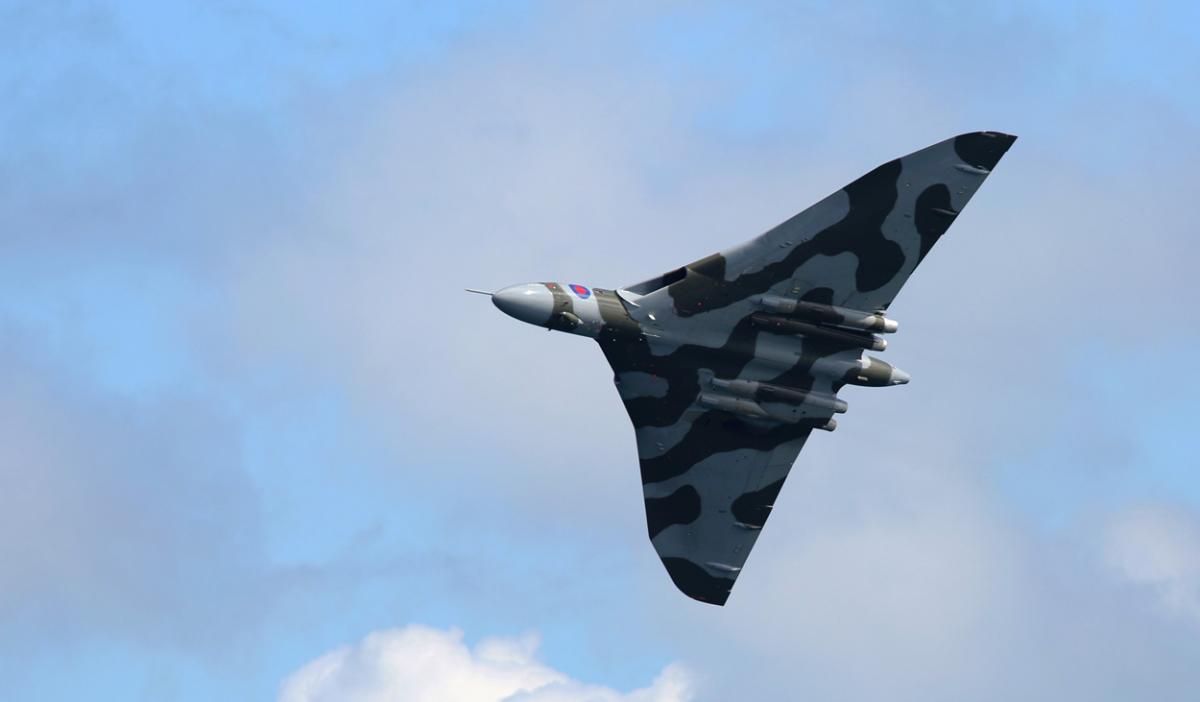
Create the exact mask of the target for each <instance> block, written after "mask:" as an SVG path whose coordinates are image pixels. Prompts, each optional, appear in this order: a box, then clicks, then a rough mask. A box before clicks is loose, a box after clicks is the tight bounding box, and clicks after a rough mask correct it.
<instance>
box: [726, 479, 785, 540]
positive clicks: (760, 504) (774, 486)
mask: <svg viewBox="0 0 1200 702" xmlns="http://www.w3.org/2000/svg"><path fill="white" fill-rule="evenodd" d="M782 487H783V479H779V480H776V481H775V482H773V483H771V484H770V485H767V486H764V487H763V488H761V489H759V490H755V491H753V492H747V493H745V494H744V495H742V496H741V497H739V498H737V499H736V500H734V501H733V504H732V505H730V507H729V511H730V512H731V513H733V518H734V519H736V520H738V521H739V522H741V523H743V524H749V525H750V526H755V527H758V528H760V529H761V528H762V526H763V525H764V524H766V523H767V517H769V516H770V515H771V505H773V504H775V498H777V497H778V496H779V490H780V488H782Z"/></svg>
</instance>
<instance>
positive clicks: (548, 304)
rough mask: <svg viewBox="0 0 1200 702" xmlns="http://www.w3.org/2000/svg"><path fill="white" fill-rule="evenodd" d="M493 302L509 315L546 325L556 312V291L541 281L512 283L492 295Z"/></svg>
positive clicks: (530, 322) (523, 320)
mask: <svg viewBox="0 0 1200 702" xmlns="http://www.w3.org/2000/svg"><path fill="white" fill-rule="evenodd" d="M492 304H494V305H495V306H496V307H498V308H499V309H500V311H501V312H503V313H504V314H506V315H508V316H509V317H513V318H514V319H519V320H521V321H522V322H527V323H529V324H536V325H538V326H545V325H546V323H547V322H549V321H550V315H551V314H552V313H553V312H554V293H552V292H550V290H549V289H548V288H547V287H546V286H545V285H542V284H541V283H525V284H523V285H510V286H508V287H507V288H504V289H502V290H498V291H496V293H495V294H494V295H492Z"/></svg>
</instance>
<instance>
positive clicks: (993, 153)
mask: <svg viewBox="0 0 1200 702" xmlns="http://www.w3.org/2000/svg"><path fill="white" fill-rule="evenodd" d="M1015 139H1016V137H1013V136H1010V135H1007V134H1001V133H998V132H973V133H969V134H963V135H960V136H958V137H954V138H952V139H947V140H946V141H943V142H940V143H938V144H935V145H933V146H930V147H928V148H925V149H921V150H920V151H916V152H914V153H912V154H909V155H908V156H905V157H902V158H899V159H896V160H894V161H889V162H888V163H886V164H883V165H882V166H879V167H878V168H876V169H874V170H872V171H871V172H869V173H867V174H866V175H864V176H862V177H861V178H859V179H857V180H855V181H854V182H853V183H850V184H849V185H847V186H846V187H844V188H842V189H841V190H839V191H837V192H836V193H834V194H832V195H830V196H829V197H827V198H825V199H824V200H821V201H820V202H818V203H817V204H815V205H813V206H812V207H810V208H808V209H806V210H804V211H803V212H801V213H800V214H797V215H796V216H794V217H792V218H791V219H789V220H787V221H786V222H784V223H782V224H780V225H779V226H777V227H775V228H774V229H771V230H770V231H768V232H766V233H765V234H763V235H761V236H759V237H757V238H756V239H753V240H751V241H749V242H747V243H745V244H743V245H741V246H738V247H735V248H733V249H730V250H728V251H725V252H722V253H718V254H714V255H712V256H709V257H706V258H703V259H700V260H699V261H696V262H694V263H692V264H689V265H687V266H685V267H683V268H681V269H678V270H675V271H672V272H670V273H667V274H665V275H663V276H660V277H658V278H654V279H651V280H649V281H646V282H644V283H639V284H637V285H633V286H630V287H629V288H627V289H624V290H621V291H615V292H614V291H602V290H596V291H595V292H596V293H597V296H596V298H597V302H598V303H599V307H600V313H601V315H602V317H603V319H604V329H603V330H602V331H601V333H600V335H599V337H598V339H597V340H598V341H599V343H600V346H601V348H602V349H603V351H604V354H605V357H606V358H607V359H608V361H609V364H610V365H611V366H612V368H613V370H614V373H615V377H614V381H615V382H616V385H617V389H618V393H619V394H620V396H621V399H622V402H623V403H624V405H625V408H626V411H627V412H628V414H629V417H630V419H631V421H632V423H633V425H634V430H635V434H636V436H637V445H638V458H639V462H640V464H641V474H642V484H643V491H644V497H645V503H646V519H647V528H648V532H649V536H650V540H651V542H652V543H653V545H654V547H655V550H656V551H657V552H658V554H659V557H660V558H661V559H662V561H663V565H664V566H665V567H666V569H667V572H668V573H669V575H670V576H671V579H672V580H673V581H674V582H675V584H676V586H678V587H679V589H680V590H682V591H683V592H684V593H685V594H687V595H689V596H690V597H693V598H695V599H697V600H701V601H704V602H709V603H712V604H717V605H723V604H724V603H725V601H726V599H727V598H728V596H729V592H730V589H731V588H732V587H733V584H734V582H735V581H736V579H737V577H738V575H739V574H740V572H741V569H742V567H743V566H744V564H745V562H746V559H747V557H748V556H749V553H750V550H751V549H752V548H753V546H754V543H755V541H756V539H757V538H758V533H759V531H760V530H761V529H762V527H763V525H764V524H765V523H766V520H767V517H768V516H769V514H770V512H771V509H772V507H773V505H774V503H775V499H776V497H777V496H778V494H779V491H780V489H781V488H782V486H783V482H784V480H785V479H786V478H787V474H788V472H789V471H790V470H791V466H792V464H793V463H794V461H795V459H796V456H798V455H799V452H800V450H801V448H802V447H803V446H804V443H805V441H806V440H807V439H808V436H809V434H810V433H811V431H812V429H813V428H825V429H831V428H832V427H833V424H834V423H833V422H832V421H831V420H832V416H833V414H835V413H837V412H842V411H845V404H844V403H842V402H841V401H840V400H838V399H837V397H836V394H837V391H838V390H839V389H840V388H841V387H842V385H843V384H845V383H846V382H856V381H855V380H853V379H852V378H854V377H858V379H859V380H863V381H865V380H866V377H865V375H863V374H866V375H870V374H871V373H873V372H875V371H869V370H866V369H867V368H868V366H869V365H870V364H871V363H874V364H876V365H875V366H873V367H875V368H879V367H887V364H882V363H880V362H878V361H864V360H862V344H861V343H853V341H854V339H853V338H851V339H850V342H849V343H848V342H847V340H846V339H847V338H848V337H846V335H845V334H842V335H841V336H840V337H839V336H838V335H836V334H827V333H822V334H809V333H794V332H789V333H782V332H781V331H780V330H779V329H778V328H775V329H770V328H764V326H763V324H762V323H761V322H762V320H761V317H762V314H761V313H762V309H763V307H762V297H763V296H764V295H768V296H773V297H777V298H783V299H794V300H800V301H805V302H810V303H815V304H818V305H826V306H828V305H836V306H838V307H841V308H849V309H851V310H863V311H878V312H880V313H882V311H883V310H886V309H887V307H888V306H889V305H890V304H891V302H892V300H893V299H894V298H895V296H896V294H897V293H898V292H899V290H900V288H901V287H902V286H903V284H904V282H905V281H906V280H907V279H908V277H909V276H910V275H911V274H912V272H913V270H915V268H916V267H917V265H918V264H919V263H920V262H921V260H923V259H924V257H925V256H926V255H927V254H928V253H929V250H930V249H931V248H932V247H933V245H934V244H935V243H936V242H937V240H938V239H939V238H940V237H941V236H942V235H943V234H944V233H945V232H946V230H947V229H948V228H949V227H950V225H951V224H952V223H953V222H954V220H955V218H956V217H957V216H958V214H959V213H960V212H961V211H962V208H963V207H964V206H965V205H966V203H967V201H968V200H970V198H971V196H972V195H974V193H975V191H976V190H977V189H978V188H979V186H980V185H981V184H982V182H983V180H984V179H985V178H986V177H987V175H988V174H989V173H990V172H991V170H992V169H993V168H994V167H995V165H996V164H997V163H998V162H999V160H1000V158H1001V157H1002V156H1003V155H1004V153H1005V152H1006V151H1007V150H1008V148H1009V147H1010V146H1011V145H1012V143H1013V141H1014V140H1015ZM810 326H811V325H810ZM818 331H820V330H819V329H818ZM888 368H890V367H888ZM856 374H857V376H856ZM730 381H739V382H733V383H731V382H730ZM742 381H744V382H742ZM898 382H904V381H898ZM859 384H889V383H888V382H879V383H869V382H861V383H859ZM891 384H895V383H894V382H893V383H891Z"/></svg>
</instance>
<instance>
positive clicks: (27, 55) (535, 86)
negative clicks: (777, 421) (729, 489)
mask: <svg viewBox="0 0 1200 702" xmlns="http://www.w3.org/2000/svg"><path fill="white" fill-rule="evenodd" d="M312 5H314V6H315V5H317V4H316V3H312ZM353 5H354V7H353V9H347V8H339V9H334V8H333V5H332V4H330V5H329V7H327V8H323V9H322V8H319V7H312V8H302V7H297V4H296V3H289V2H282V1H278V2H269V1H266V0H260V1H258V2H228V1H225V0H222V1H220V2H212V1H208V2H199V1H196V2H135V1H133V0H129V1H128V2H109V3H88V2H73V1H71V0H37V1H36V2H22V1H20V0H16V1H15V2H14V1H12V0H9V1H2V0H0V379H2V385H0V387H2V388H3V392H0V685H2V687H3V690H4V692H3V694H2V695H0V696H3V697H4V698H5V699H13V700H77V699H81V698H85V699H113V700H213V699H231V700H235V699H245V700H252V699H253V700H272V699H278V700H281V701H284V702H302V701H316V700H385V699H386V700H401V701H408V700H420V701H425V700H483V701H485V702H487V701H492V700H502V699H505V700H514V701H517V700H520V701H524V702H548V701H549V702H581V701H584V700H586V701H589V702H618V701H624V702H684V701H695V702H707V701H715V700H729V699H746V698H751V699H812V700H867V699H881V698H885V699H891V700H935V701H936V700H961V699H974V700H1011V699H1014V698H1015V699H1027V700H1055V701H1056V702H1057V701H1059V700H1104V699H1113V700H1117V699H1121V700H1126V699H1135V698H1137V699H1156V700H1184V699H1194V695H1195V690H1196V689H1197V688H1198V687H1200V665H1198V664H1197V662H1198V661H1200V473H1198V471H1200V467H1198V463H1197V461H1196V459H1195V457H1194V453H1195V451H1194V448H1193V438H1194V436H1195V426H1196V420H1197V418H1198V417H1200V402H1198V401H1197V399H1196V398H1197V397H1198V396H1200V376H1198V375H1197V374H1196V372H1195V370H1194V369H1195V366H1196V363H1195V361H1194V359H1193V356H1194V354H1195V349H1196V348H1197V346H1198V344H1200V306H1198V305H1197V303H1196V299H1195V297H1196V294H1197V293H1198V292H1200V290H1198V287H1200V286H1198V285H1197V283H1196V275H1197V262H1198V261H1200V243H1198V242H1200V238H1198V237H1197V236H1196V225H1195V221H1196V214H1195V213H1194V212H1193V209H1194V205H1195V203H1196V196H1197V192H1196V186H1195V184H1196V164H1197V162H1200V131H1198V128H1200V90H1197V86H1196V80H1195V77H1196V76H1197V75H1200V36H1198V33H1197V31H1198V30H1197V27H1198V26H1200V12H1198V11H1197V9H1196V7H1195V6H1194V4H1190V3H1183V2H1178V3H1149V4H1139V7H1137V8H1136V9H1134V8H1133V4H1132V3H1104V2H1101V3H1096V2H1078V3H1063V2H1054V3H1050V2H1044V3H1015V4H1014V3H1011V2H995V3H973V4H971V6H970V8H966V7H960V4H955V3H921V2H917V3H903V4H902V5H894V4H888V5H885V6H880V7H875V6H871V5H861V4H855V3H845V2H833V3H810V4H804V3H792V2H782V3H759V4H757V5H755V6H753V7H750V6H749V5H747V4H746V3H731V4H728V5H722V4H712V3H662V4H651V3H641V2H635V3H628V4H617V3H602V4H599V5H595V6H585V5H583V4H579V5H573V4H568V3H550V2H547V3H538V2H514V3H495V2H480V3H439V2H416V3H408V4H407V5H402V4H400V3H391V2H378V3H365V2H364V3H353ZM979 129H993V130H1001V131H1006V132H1010V133H1014V134H1017V135H1019V136H1020V139H1019V140H1018V141H1017V143H1016V145H1015V146H1014V148H1013V149H1012V150H1011V151H1010V152H1009V153H1008V155H1007V156H1006V157H1005V159H1004V161H1003V162H1002V163H1001V164H1000V166H999V167H998V168H997V170H996V172H995V173H994V174H993V175H992V177H990V178H989V179H988V181H987V183H986V184H985V185H984V187H983V188H982V189H981V190H980V192H979V194H978V195H977V196H976V197H975V199H974V200H973V201H972V203H971V205H970V206H969V207H968V208H967V210H966V211H965V213H964V215H963V216H962V217H960V218H959V220H958V222H957V223H956V224H955V226H954V228H953V229H952V230H951V232H950V234H949V235H948V236H947V237H946V238H945V239H943V240H942V242H941V243H940V244H939V245H938V247H937V249H935V250H934V252H933V254H932V255H931V256H930V257H929V258H928V259H927V260H926V262H925V264H924V265H923V266H922V268H921V271H920V272H919V274H918V275H916V276H914V278H913V279H912V281H910V283H909V284H908V286H907V287H906V288H905V291H904V292H903V294H901V296H900V297H899V299H898V300H897V301H896V303H895V304H894V305H893V307H892V313H893V316H895V317H896V318H897V319H899V320H900V321H901V323H902V328H903V333H901V334H899V335H897V338H896V339H894V340H893V342H892V344H891V346H890V348H889V350H888V352H887V354H886V358H887V360H888V361H890V362H893V363H895V364H896V365H898V366H900V367H901V368H904V369H905V370H907V371H909V372H910V373H912V375H913V378H914V380H913V382H912V383H911V384H909V385H907V386H903V387H899V388H892V389H887V390H869V389H862V388H848V389H847V390H846V391H844V392H843V396H844V397H845V398H846V399H847V400H848V401H849V402H850V404H851V406H852V410H851V412H850V413H849V414H847V415H846V416H845V418H844V421H842V422H841V427H840V428H839V429H838V431H837V432H836V433H834V434H829V435H825V434H822V435H821V436H815V437H814V438H813V440H812V441H810V442H809V445H808V446H807V447H806V449H805V452H804V454H803V455H802V456H801V458H800V460H799V461H798V463H797V465H796V468H795V470H794V471H793V472H792V475H791V478H790V479H789V481H788V484H787V486H786V487H785V488H784V491H783V494H782V495H781V497H780V499H779V501H778V503H777V507H778V509H777V510H776V511H775V513H774V516H773V517H772V521H771V526H770V527H769V528H767V529H766V530H764V533H763V536H762V538H761V539H760V540H759V542H758V547H757V549H756V550H755V553H754V555H753V557H752V558H751V560H750V563H749V565H748V567H747V570H746V572H745V574H744V575H743V576H742V577H741V579H740V580H739V582H738V586H737V588H736V589H735V591H734V592H733V595H732V597H731V598H730V601H729V604H728V605H727V606H726V607H724V608H715V607H710V606H706V605H702V604H699V603H696V602H693V601H692V600H689V599H687V598H686V597H684V596H682V595H681V594H679V593H678V592H677V591H676V590H675V588H674V587H673V585H672V584H671V583H670V581H669V579H668V578H667V577H666V575H665V573H664V572H663V570H662V567H661V565H660V564H659V562H658V559H657V557H656V556H655V554H654V551H653V549H652V548H651V547H650V545H649V543H648V542H647V540H646V537H645V524H644V518H643V514H642V500H641V492H640V485H639V479H638V474H637V465H636V454H635V450H634V446H633V441H632V438H633V437H632V432H631V431H630V428H629V426H628V423H627V421H628V420H627V419H626V417H625V415H624V412H623V409H622V407H621V405H620V402H619V400H618V398H617V396H616V393H615V392H614V391H613V389H612V386H611V373H610V371H609V369H608V367H607V365H606V364H605V363H604V361H603V358H602V356H601V355H600V353H599V351H598V349H596V348H595V346H594V345H593V344H591V343H590V342H588V341H587V340H586V339H581V338H577V337H570V336H567V335H561V334H547V333H545V332H541V331H539V330H537V329H535V328H532V327H528V326H525V325H520V324H518V323H516V322H514V321H512V320H509V319H507V318H505V317H503V316H502V315H500V314H499V313H498V312H497V311H496V310H495V309H493V308H492V306H491V305H489V304H488V303H487V301H486V300H484V299H482V298H479V297H477V296H471V295H466V294H464V293H462V292H461V290H462V288H463V287H466V286H471V287H482V288H495V287H499V286H502V285H506V284H510V283H516V282H524V281H528V280H563V281H578V282H582V283H588V284H595V285H603V286H619V285H622V284H629V283H632V282H635V281H638V280H642V279H644V278H646V277H649V276H650V275H653V274H656V273H660V272H662V271H664V270H668V269H670V268H673V267H676V266H678V265H681V264H683V263H685V262H687V261H690V260H694V259H696V258H699V257H700V256H703V255H706V254H708V253H711V252H713V251H715V250H718V249H720V248H724V247H727V246H729V245H731V244H734V243H738V242H740V241H742V240H745V239H748V238H750V237H752V236H754V235H756V234H758V233H760V232H761V231H763V230H765V229H767V228H769V227H770V226H773V225H774V224H776V223H778V222H779V221H781V220H783V219H785V218H786V217H788V216H790V215H791V214H793V213H795V212H796V211H799V210H800V209H803V208H804V207H806V206H807V205H809V204H811V203H813V202H815V201H816V200H818V199H820V198H821V197H823V196H825V195H827V194H828V193H829V192H832V191H833V190H835V189H837V188H838V187H840V186H842V185H843V184H845V183H847V182H849V181H850V180H852V179H853V178H855V177H857V176H858V175H860V174H862V173H863V172H865V171H867V170H869V169H870V168H872V167H874V166H876V165H878V164H879V163H881V162H883V161H886V160H889V159H891V158H893V157H896V156H899V155H902V154H905V153H908V152H910V151H913V150H915V149H917V148H920V147H923V146H926V145H928V144H931V143H934V142H936V141H940V140H941V139H943V138H946V137H948V136H951V135H954V134H957V133H960V132H964V131H974V130H979Z"/></svg>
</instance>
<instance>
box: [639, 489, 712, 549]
mask: <svg viewBox="0 0 1200 702" xmlns="http://www.w3.org/2000/svg"><path fill="white" fill-rule="evenodd" d="M699 518H700V493H699V492H697V491H696V488H694V487H692V486H691V485H684V486H683V487H681V488H679V489H678V490H676V491H675V492H673V493H671V494H670V495H667V496H666V497H659V498H653V497H648V498H646V526H647V528H648V529H649V531H650V538H651V539H653V538H654V537H655V536H658V533H659V532H660V531H662V530H663V529H666V528H667V527H669V526H671V525H672V524H691V523H692V522H694V521H696V520H697V519H699Z"/></svg>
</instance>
